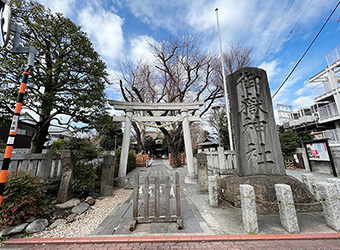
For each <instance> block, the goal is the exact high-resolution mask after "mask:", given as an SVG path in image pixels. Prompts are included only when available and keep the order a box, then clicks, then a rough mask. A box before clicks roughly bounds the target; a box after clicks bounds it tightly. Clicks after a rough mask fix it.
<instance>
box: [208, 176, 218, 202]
mask: <svg viewBox="0 0 340 250" xmlns="http://www.w3.org/2000/svg"><path fill="white" fill-rule="evenodd" d="M208 182H209V183H208V190H209V205H210V206H211V207H217V206H218V191H217V176H208Z"/></svg>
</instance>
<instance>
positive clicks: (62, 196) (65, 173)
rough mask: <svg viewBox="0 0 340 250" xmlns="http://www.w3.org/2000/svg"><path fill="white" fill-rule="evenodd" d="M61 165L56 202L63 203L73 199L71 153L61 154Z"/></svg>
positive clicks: (72, 159)
mask: <svg viewBox="0 0 340 250" xmlns="http://www.w3.org/2000/svg"><path fill="white" fill-rule="evenodd" d="M61 164H62V177H61V182H60V187H59V192H58V198H57V201H58V202H60V203H63V202H66V201H68V200H69V199H71V198H73V197H74V194H73V191H72V180H73V170H74V156H73V153H72V151H70V150H64V151H62V152H61Z"/></svg>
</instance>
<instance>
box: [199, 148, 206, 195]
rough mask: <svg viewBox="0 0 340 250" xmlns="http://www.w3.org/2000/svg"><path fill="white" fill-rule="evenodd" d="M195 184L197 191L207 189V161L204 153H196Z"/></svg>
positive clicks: (200, 191) (202, 191)
mask: <svg viewBox="0 0 340 250" xmlns="http://www.w3.org/2000/svg"><path fill="white" fill-rule="evenodd" d="M197 172H198V176H197V177H198V178H197V184H198V191H197V192H199V193H204V192H207V191H208V161H207V155H206V154H205V153H198V154H197Z"/></svg>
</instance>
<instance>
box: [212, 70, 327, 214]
mask: <svg viewBox="0 0 340 250" xmlns="http://www.w3.org/2000/svg"><path fill="white" fill-rule="evenodd" d="M227 82H228V94H229V103H230V113H231V122H232V123H231V124H232V130H233V136H234V142H235V150H236V158H237V163H238V164H237V166H238V169H237V174H238V175H234V176H231V175H229V176H226V177H224V178H219V179H218V187H219V188H220V189H223V191H225V194H226V195H227V196H228V197H226V198H227V199H228V200H230V201H233V200H234V201H235V200H238V199H239V196H238V195H236V194H239V193H240V189H239V186H240V184H249V185H252V186H253V187H254V189H255V194H256V199H257V200H262V201H264V203H261V202H257V203H256V210H257V212H258V213H278V207H277V205H268V204H266V202H273V201H275V200H276V196H275V188H274V186H275V184H287V185H290V186H291V188H292V190H293V196H294V201H295V202H297V203H309V202H314V201H316V200H315V198H314V196H313V195H312V194H311V193H310V192H309V190H308V189H307V186H306V185H305V184H303V183H301V182H300V181H298V180H297V179H295V178H293V177H291V176H287V175H286V171H285V167H284V163H283V157H282V152H281V146H280V141H279V137H278V131H277V129H276V123H275V119H274V112H273V106H272V100H271V95H270V90H269V85H268V80H267V74H266V72H265V71H264V70H262V69H258V68H248V67H247V68H242V69H240V70H238V71H236V72H235V73H233V74H231V75H229V76H228V80H227ZM237 204H238V203H237V202H236V203H235V206H237ZM306 207H307V206H297V211H318V210H320V209H321V207H320V206H309V207H307V208H306Z"/></svg>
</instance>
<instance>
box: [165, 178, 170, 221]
mask: <svg viewBox="0 0 340 250" xmlns="http://www.w3.org/2000/svg"><path fill="white" fill-rule="evenodd" d="M170 188H171V186H170V177H169V176H167V177H166V179H165V217H166V218H167V219H169V218H170Z"/></svg>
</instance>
